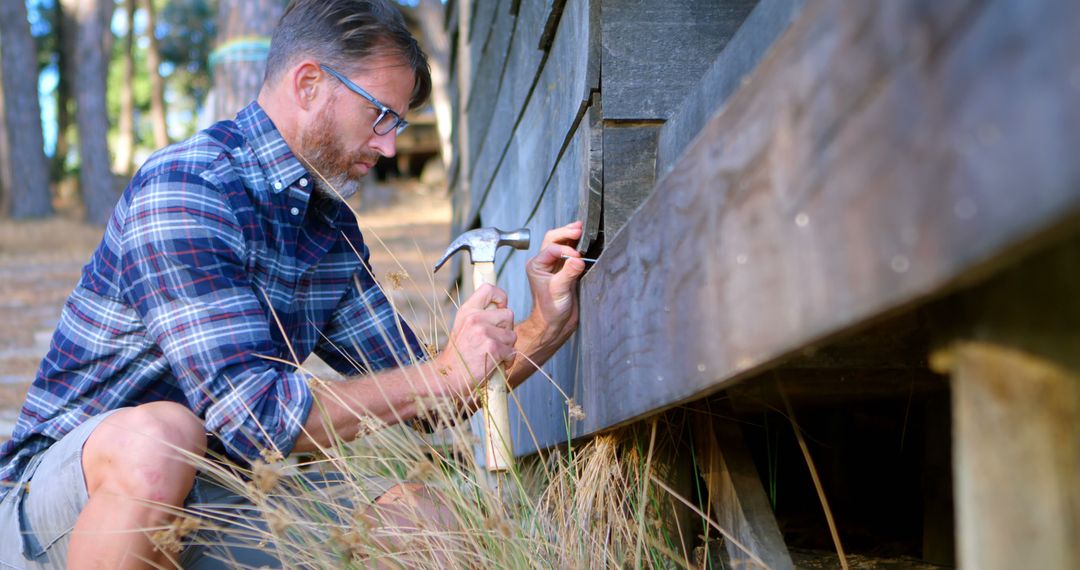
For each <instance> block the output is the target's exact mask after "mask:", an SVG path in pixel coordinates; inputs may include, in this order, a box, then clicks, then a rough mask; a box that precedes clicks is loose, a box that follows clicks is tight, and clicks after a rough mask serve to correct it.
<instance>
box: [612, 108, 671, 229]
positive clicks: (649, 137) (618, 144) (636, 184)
mask: <svg viewBox="0 0 1080 570" xmlns="http://www.w3.org/2000/svg"><path fill="white" fill-rule="evenodd" d="M606 99H607V98H606V97H605V100H606ZM661 124H662V123H633V124H625V123H610V122H606V123H605V124H604V131H603V145H604V151H605V152H604V168H603V177H604V186H603V188H604V190H603V204H604V235H609V236H610V235H615V234H616V233H617V232H618V231H619V229H620V228H622V227H623V224H625V223H626V220H628V219H630V215H631V214H633V213H634V210H636V209H637V207H638V206H640V205H641V202H642V201H644V200H645V197H646V196H648V195H649V193H650V192H652V191H653V187H655V186H656V137H657V134H658V133H659V131H660V126H661Z"/></svg>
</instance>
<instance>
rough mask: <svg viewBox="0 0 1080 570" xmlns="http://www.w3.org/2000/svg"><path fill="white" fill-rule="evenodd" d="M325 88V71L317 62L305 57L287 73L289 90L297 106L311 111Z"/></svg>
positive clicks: (323, 94)
mask: <svg viewBox="0 0 1080 570" xmlns="http://www.w3.org/2000/svg"><path fill="white" fill-rule="evenodd" d="M327 89H328V85H327V81H326V73H324V72H323V70H322V68H321V67H319V64H317V63H315V62H314V61H312V60H310V59H305V60H303V61H301V62H300V63H298V64H296V65H295V66H293V68H292V73H290V74H289V92H290V95H291V96H292V99H293V102H294V103H295V104H296V106H297V107H299V108H301V109H303V110H305V111H311V110H312V109H313V107H314V106H315V104H316V102H317V101H318V99H319V98H320V97H321V96H325V94H326V93H325V92H326V90H327Z"/></svg>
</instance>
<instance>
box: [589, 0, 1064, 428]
mask: <svg viewBox="0 0 1080 570" xmlns="http://www.w3.org/2000/svg"><path fill="white" fill-rule="evenodd" d="M1078 28H1080V4H1077V3H1067V2H1054V1H1050V0H1040V1H1032V0H995V1H988V2H964V1H954V2H948V3H943V2H931V1H924V2H904V3H869V2H867V3H859V2H857V3H851V2H844V1H842V0H816V1H810V2H808V3H807V5H806V7H805V8H804V9H803V11H802V13H801V14H800V16H799V18H798V19H797V21H796V22H795V24H794V25H793V26H792V27H791V28H790V29H789V30H788V32H787V33H785V34H784V35H783V36H782V37H781V39H780V40H779V42H778V44H777V45H776V46H774V48H773V50H772V51H771V53H770V54H769V56H767V58H766V59H765V60H764V62H763V63H762V64H761V66H760V67H759V68H758V69H757V70H756V71H755V72H754V73H753V74H752V75H751V76H750V78H749V82H748V83H747V84H746V85H745V86H744V87H743V88H742V89H741V90H739V91H738V92H737V93H736V94H735V95H734V96H733V97H732V98H731V99H730V100H729V102H728V104H727V106H726V107H725V109H724V110H723V112H722V113H720V114H719V115H717V116H715V117H714V118H713V119H712V120H710V122H709V123H708V125H707V126H706V127H705V129H704V131H703V132H702V134H701V135H700V137H699V138H698V139H697V140H696V141H695V143H694V144H693V145H692V146H691V147H690V148H689V149H688V151H687V152H686V154H685V155H684V156H683V157H682V158H681V159H680V160H679V161H678V163H677V165H676V167H675V168H674V169H673V170H672V171H671V172H670V173H669V174H668V175H667V176H666V177H664V178H663V179H662V180H661V182H660V183H659V184H658V188H657V190H656V192H654V193H653V194H652V195H651V196H650V197H649V199H648V200H647V202H646V203H645V204H644V206H643V207H642V208H641V209H640V210H638V212H637V214H636V215H635V216H634V217H633V218H631V220H630V222H629V223H628V224H627V225H626V226H625V227H624V228H623V230H622V231H621V232H620V233H619V234H618V235H616V236H613V237H612V236H608V242H607V246H606V249H605V251H604V253H603V255H602V256H601V258H600V262H599V263H597V264H596V266H595V267H593V268H592V270H591V271H590V273H589V274H588V275H587V276H586V278H585V279H584V282H583V284H582V289H581V291H582V302H583V307H584V312H583V315H582V326H581V331H580V333H579V334H580V335H581V336H582V341H581V342H582V349H583V360H584V362H585V370H584V373H583V375H582V384H583V386H582V390H583V399H582V400H583V401H582V402H581V403H582V405H583V407H584V411H585V413H586V414H588V417H587V418H586V419H585V421H584V422H582V423H581V424H580V426H579V430H578V434H587V433H591V432H595V431H597V430H601V429H605V428H609V427H611V426H614V425H616V424H620V423H623V422H628V421H631V420H634V419H636V418H639V417H641V416H643V415H646V414H651V413H654V412H656V411H658V410H660V409H663V408H665V407H668V406H672V405H674V404H677V403H679V402H683V401H687V400H690V399H693V398H696V397H700V396H702V395H705V394H708V393H710V392H712V391H715V390H717V389H719V388H722V387H724V386H727V385H730V384H732V383H733V382H736V381H738V380H739V379H740V378H744V377H746V376H748V375H750V374H752V373H756V372H760V371H761V370H764V369H766V368H767V367H769V366H771V365H772V364H773V363H774V362H776V361H777V360H778V359H781V358H782V357H784V356H785V355H787V354H791V353H794V352H796V351H799V350H800V349H801V348H802V347H805V346H808V345H811V344H813V343H815V342H818V341H820V340H822V339H825V338H828V337H831V336H833V335H837V334H840V333H841V332H843V331H845V330H850V329H851V328H852V327H856V326H860V325H864V324H866V323H868V322H871V321H873V320H874V319H876V318H880V317H882V316H885V315H889V314H891V313H892V312H896V311H900V310H902V309H905V308H907V307H911V306H913V305H915V304H917V303H919V302H921V301H924V300H926V299H929V298H932V297H934V296H936V295H941V294H943V293H944V292H947V291H949V290H950V289H951V288H954V287H956V286H957V285H959V284H963V283H966V282H970V281H972V280H977V279H979V278H982V277H984V276H986V275H987V274H989V273H990V272H991V271H993V270H994V269H995V268H999V267H1000V266H1001V265H1002V264H1006V263H1007V262H1008V261H1009V260H1010V259H1011V255H1012V254H1015V253H1016V252H1018V251H1021V250H1023V249H1025V248H1029V247H1036V246H1037V245H1038V243H1039V242H1040V240H1041V239H1042V238H1044V237H1045V236H1046V235H1048V232H1050V230H1051V229H1052V228H1056V227H1059V226H1062V225H1067V224H1075V223H1076V221H1077V219H1078V218H1080V162H1078V161H1076V160H1074V157H1073V155H1074V154H1075V149H1076V148H1080V107H1078V106H1076V105H1075V101H1076V100H1077V99H1078V97H1080V73H1078V71H1077V70H1078V69H1080V35H1077V34H1076V33H1075V30H1076V29H1078ZM613 394H618V397H612V395H613Z"/></svg>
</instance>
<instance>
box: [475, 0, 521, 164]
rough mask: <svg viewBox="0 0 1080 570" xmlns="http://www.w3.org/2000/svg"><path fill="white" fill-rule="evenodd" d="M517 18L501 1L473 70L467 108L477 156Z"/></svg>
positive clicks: (489, 117) (506, 4) (493, 105)
mask: <svg viewBox="0 0 1080 570" xmlns="http://www.w3.org/2000/svg"><path fill="white" fill-rule="evenodd" d="M516 22H517V18H515V17H514V15H513V14H512V13H511V12H510V7H509V2H506V1H503V2H499V3H498V6H497V7H496V9H495V19H494V21H493V22H492V23H491V29H490V30H489V32H488V38H487V41H486V42H485V44H484V47H483V53H482V54H481V55H480V60H479V61H478V63H477V67H476V68H475V69H474V70H473V80H472V85H470V87H469V101H468V102H467V104H466V106H465V112H466V113H467V114H468V116H469V122H468V128H469V151H468V152H469V153H468V156H471V157H476V156H477V155H478V154H479V149H480V147H482V146H483V144H484V141H485V140H486V136H487V131H488V126H489V125H490V124H491V121H492V115H493V114H494V111H495V99H496V97H498V93H499V87H500V83H502V79H503V70H504V69H505V68H506V67H505V64H506V61H507V53H508V50H509V48H510V40H511V38H512V37H513V35H514V32H515V29H514V28H515V24H516ZM474 47H475V46H474ZM498 120H500V121H504V120H506V118H505V117H499V118H498Z"/></svg>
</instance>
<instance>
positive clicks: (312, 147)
mask: <svg viewBox="0 0 1080 570" xmlns="http://www.w3.org/2000/svg"><path fill="white" fill-rule="evenodd" d="M362 68H363V71H361V72H355V73H351V74H349V73H348V72H347V71H346V70H338V71H340V72H341V73H343V74H346V75H347V76H348V78H349V79H350V80H352V81H353V82H354V83H356V84H357V85H358V86H360V87H361V88H363V89H364V90H365V91H367V92H368V93H369V94H371V95H372V96H373V97H375V98H376V99H378V101H379V102H380V103H382V104H383V105H386V106H388V107H390V108H391V109H393V110H394V111H395V112H397V113H399V114H400V115H404V114H405V112H406V111H407V110H408V103H409V98H410V96H411V95H412V90H413V79H414V78H413V71H412V69H411V68H410V67H409V66H408V65H407V64H405V62H404V61H402V60H401V59H400V58H397V57H376V58H369V59H367V60H365V62H364V64H363V66H362ZM324 80H325V86H326V87H327V88H329V89H328V92H327V99H326V100H325V104H324V105H323V106H322V108H321V109H319V111H318V113H317V114H316V116H315V119H314V120H313V121H312V122H311V123H310V124H309V125H308V126H307V128H305V129H304V130H303V131H302V132H301V135H300V153H301V156H302V157H303V159H305V162H306V163H307V165H308V167H309V169H311V170H312V171H313V172H312V174H314V175H315V191H316V192H319V193H323V194H326V195H327V196H330V197H332V198H335V199H345V198H348V197H349V196H352V195H353V194H355V193H356V192H357V191H358V190H359V189H360V178H362V177H363V176H365V175H366V174H367V173H368V172H369V171H370V170H371V169H372V168H374V167H375V163H376V162H377V161H378V160H379V157H380V156H394V154H395V152H396V150H397V134H396V133H395V131H394V130H391V131H390V132H389V133H387V134H385V135H378V134H376V133H375V131H374V130H372V126H373V125H374V123H375V120H376V119H377V118H378V116H379V113H380V110H379V109H378V108H377V107H375V105H373V104H372V103H371V102H369V101H368V100H366V99H364V98H363V97H361V96H360V95H357V94H356V93H353V92H352V91H350V90H349V89H347V88H346V87H345V86H344V85H343V84H342V83H341V82H340V81H338V80H337V79H335V78H334V77H332V76H331V75H329V74H325V76H324ZM319 175H321V176H322V178H324V179H325V182H324V181H323V180H320V179H319Z"/></svg>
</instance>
